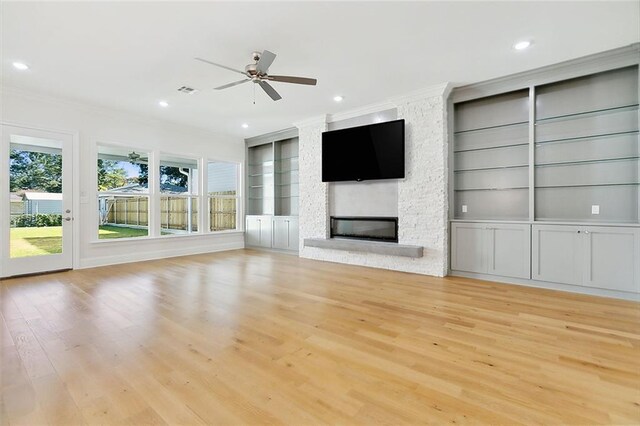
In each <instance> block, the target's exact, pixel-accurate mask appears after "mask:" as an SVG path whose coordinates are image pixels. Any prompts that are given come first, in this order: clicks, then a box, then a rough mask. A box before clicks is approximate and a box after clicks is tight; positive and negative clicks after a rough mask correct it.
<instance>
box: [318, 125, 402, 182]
mask: <svg viewBox="0 0 640 426" xmlns="http://www.w3.org/2000/svg"><path fill="white" fill-rule="evenodd" d="M402 178H404V120H394V121H388V122H385V123H377V124H370V125H368V126H360V127H351V128H349V129H341V130H333V131H330V132H324V133H323V134H322V181H323V182H341V181H362V180H374V179H402Z"/></svg>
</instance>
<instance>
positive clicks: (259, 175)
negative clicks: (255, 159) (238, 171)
mask: <svg viewBox="0 0 640 426" xmlns="http://www.w3.org/2000/svg"><path fill="white" fill-rule="evenodd" d="M261 176H273V172H269V173H256V174H253V175H249V177H261Z"/></svg>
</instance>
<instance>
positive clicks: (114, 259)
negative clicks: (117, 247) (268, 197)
mask: <svg viewBox="0 0 640 426" xmlns="http://www.w3.org/2000/svg"><path fill="white" fill-rule="evenodd" d="M243 248H244V242H243V241H234V242H229V243H218V244H215V245H212V246H211V247H196V248H192V247H185V248H180V249H171V250H158V251H152V252H146V253H135V254H132V253H127V254H120V255H116V256H106V257H105V256H102V257H99V258H89V259H81V260H80V266H79V267H77V268H76V269H86V268H96V267H99V266H109V265H120V264H123V263H133V262H144V261H146V260H157V259H166V258H170V257H179V256H189V255H195V254H206V253H215V252H219V251H227V250H239V249H243Z"/></svg>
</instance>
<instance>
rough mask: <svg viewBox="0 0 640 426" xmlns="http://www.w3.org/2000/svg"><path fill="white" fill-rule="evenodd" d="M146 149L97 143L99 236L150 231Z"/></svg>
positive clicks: (133, 235) (123, 235)
mask: <svg viewBox="0 0 640 426" xmlns="http://www.w3.org/2000/svg"><path fill="white" fill-rule="evenodd" d="M148 163H149V153H148V152H144V151H140V150H133V149H129V148H121V147H110V146H103V145H99V146H98V164H97V175H98V218H99V219H98V220H99V223H98V228H99V229H98V238H99V239H113V238H132V237H146V236H148V235H149V181H148V176H149V175H148V171H149V169H148Z"/></svg>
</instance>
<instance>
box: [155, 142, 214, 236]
mask: <svg viewBox="0 0 640 426" xmlns="http://www.w3.org/2000/svg"><path fill="white" fill-rule="evenodd" d="M163 156H165V157H174V158H178V159H184V160H191V161H195V162H196V167H197V169H196V170H197V171H198V172H197V173H196V176H195V180H196V187H197V188H198V193H195V194H194V193H193V188H188V192H186V193H179V194H173V193H168V192H162V189H161V186H160V185H161V183H160V179H161V178H162V175H161V174H160V167H162V161H163V160H162V157H163ZM157 159H158V161H157V164H156V166H155V168H156V173H157V178H156V180H157V182H156V185H157V188H158V199H157V203H158V207H157V209H158V226H159V230H158V237H161V238H167V237H186V236H192V235H201V234H203V229H204V228H203V226H202V225H203V221H202V214H201V210H202V182H203V178H202V176H203V175H202V164H203V157H202V156H196V155H189V154H174V153H172V152H168V151H159V153H158V156H157ZM165 161H167V160H165ZM193 178H194V177H192V179H193ZM191 186H193V185H191ZM163 198H182V199H186V200H187V203H189V202H190V201H191V200H192V199H195V200H196V201H197V208H198V213H197V215H196V218H197V219H196V224H195V225H196V231H192V228H193V222H192V226H191V229H187V230H186V231H184V233H181V232H176V233H168V234H164V235H163V234H162V231H163V229H169V228H163V227H162V199H163ZM192 216H193V213H192ZM168 223H169V221H167V224H168ZM187 223H188V222H187Z"/></svg>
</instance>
